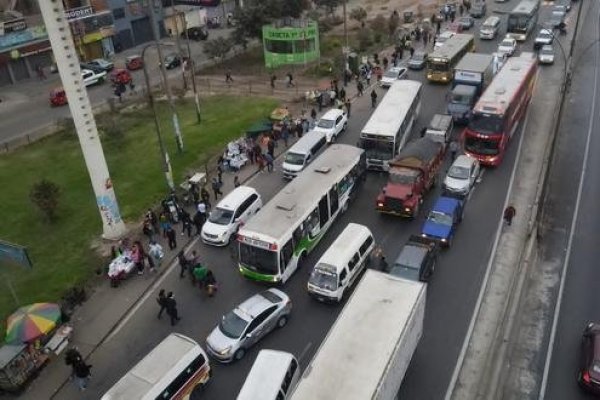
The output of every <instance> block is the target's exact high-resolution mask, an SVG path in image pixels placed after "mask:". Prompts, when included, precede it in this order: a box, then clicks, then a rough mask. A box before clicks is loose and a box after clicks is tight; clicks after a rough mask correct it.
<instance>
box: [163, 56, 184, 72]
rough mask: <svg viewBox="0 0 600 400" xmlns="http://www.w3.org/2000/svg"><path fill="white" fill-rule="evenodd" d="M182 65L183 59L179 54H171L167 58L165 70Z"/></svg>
mask: <svg viewBox="0 0 600 400" xmlns="http://www.w3.org/2000/svg"><path fill="white" fill-rule="evenodd" d="M180 65H181V57H180V56H179V54H169V55H168V56H166V57H165V68H166V69H173V68H177V67H179V66H180Z"/></svg>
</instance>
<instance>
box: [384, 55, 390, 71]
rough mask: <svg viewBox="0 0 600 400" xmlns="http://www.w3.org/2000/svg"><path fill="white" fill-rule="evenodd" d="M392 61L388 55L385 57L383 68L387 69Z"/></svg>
mask: <svg viewBox="0 0 600 400" xmlns="http://www.w3.org/2000/svg"><path fill="white" fill-rule="evenodd" d="M389 63H390V61H389V60H388V58H387V57H383V69H386V70H387V67H388V65H389Z"/></svg>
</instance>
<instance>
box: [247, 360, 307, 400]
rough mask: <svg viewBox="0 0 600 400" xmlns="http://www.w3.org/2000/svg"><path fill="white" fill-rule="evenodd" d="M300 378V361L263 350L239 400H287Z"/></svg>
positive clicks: (249, 374) (253, 366)
mask: <svg viewBox="0 0 600 400" xmlns="http://www.w3.org/2000/svg"><path fill="white" fill-rule="evenodd" d="M299 378H300V366H299V365H298V360H296V357H294V356H293V355H292V354H290V353H286V352H284V351H277V350H261V351H260V352H259V353H258V356H257V357H256V360H255V361H254V364H253V365H252V369H251V370H250V372H249V373H248V376H247V377H246V381H245V382H244V386H242V390H240V393H239V394H238V397H237V400H285V399H288V398H290V394H291V393H292V391H293V390H294V388H295V387H296V384H297V383H298V379H299Z"/></svg>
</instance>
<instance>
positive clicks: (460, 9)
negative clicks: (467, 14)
mask: <svg viewBox="0 0 600 400" xmlns="http://www.w3.org/2000/svg"><path fill="white" fill-rule="evenodd" d="M464 11H465V9H464V7H463V5H462V4H460V5H459V6H458V12H459V13H460V15H463V12H464Z"/></svg>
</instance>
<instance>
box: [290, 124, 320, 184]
mask: <svg viewBox="0 0 600 400" xmlns="http://www.w3.org/2000/svg"><path fill="white" fill-rule="evenodd" d="M326 144H327V138H326V135H325V132H319V131H310V132H307V133H306V134H304V136H302V137H301V138H300V139H299V140H298V141H297V142H296V143H294V145H293V146H292V147H291V148H290V149H289V150H288V151H287V153H286V154H285V159H284V160H283V177H284V178H285V179H293V178H294V177H296V175H298V174H299V173H300V171H302V170H303V169H304V168H305V167H306V166H307V165H308V164H310V162H311V161H312V160H314V159H315V157H316V156H317V154H318V153H319V152H320V151H321V150H323V149H324V148H325V145H326Z"/></svg>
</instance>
